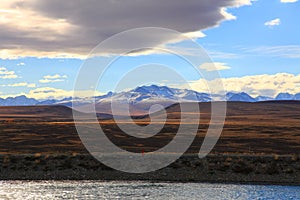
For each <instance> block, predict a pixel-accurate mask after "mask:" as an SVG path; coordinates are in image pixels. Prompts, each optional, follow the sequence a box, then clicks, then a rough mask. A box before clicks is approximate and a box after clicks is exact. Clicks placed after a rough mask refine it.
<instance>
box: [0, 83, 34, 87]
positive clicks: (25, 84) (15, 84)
mask: <svg viewBox="0 0 300 200" xmlns="http://www.w3.org/2000/svg"><path fill="white" fill-rule="evenodd" d="M1 86H2V87H7V86H8V87H28V88H35V87H36V85H35V83H26V82H21V83H13V84H8V85H1Z"/></svg>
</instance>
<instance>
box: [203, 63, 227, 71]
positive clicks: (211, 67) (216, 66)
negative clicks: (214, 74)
mask: <svg viewBox="0 0 300 200" xmlns="http://www.w3.org/2000/svg"><path fill="white" fill-rule="evenodd" d="M199 68H200V69H204V70H206V71H208V72H210V71H217V70H218V71H220V70H226V69H230V67H229V66H227V65H226V63H221V62H213V63H203V64H202V65H200V66H199Z"/></svg>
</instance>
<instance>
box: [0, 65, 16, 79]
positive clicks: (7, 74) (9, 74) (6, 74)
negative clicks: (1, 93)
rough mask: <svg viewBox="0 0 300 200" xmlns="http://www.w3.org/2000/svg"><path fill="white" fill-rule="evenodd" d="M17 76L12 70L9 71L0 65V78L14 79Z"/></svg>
mask: <svg viewBox="0 0 300 200" xmlns="http://www.w3.org/2000/svg"><path fill="white" fill-rule="evenodd" d="M14 78H18V76H17V75H16V74H15V72H14V71H9V70H8V69H6V68H5V67H0V79H14Z"/></svg>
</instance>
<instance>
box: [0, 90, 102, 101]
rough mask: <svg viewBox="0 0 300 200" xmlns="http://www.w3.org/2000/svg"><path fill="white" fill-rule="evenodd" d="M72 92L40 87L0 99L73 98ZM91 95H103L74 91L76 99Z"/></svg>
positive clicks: (94, 92) (3, 96)
mask: <svg viewBox="0 0 300 200" xmlns="http://www.w3.org/2000/svg"><path fill="white" fill-rule="evenodd" d="M73 93H74V92H73V90H63V89H58V88H52V87H41V88H36V89H33V90H30V91H29V92H28V93H24V92H22V93H18V94H6V95H1V98H7V97H16V96H20V95H26V96H27V97H29V98H35V99H40V100H43V99H63V98H66V97H72V96H73ZM91 93H93V94H94V95H95V96H100V95H103V93H101V92H97V91H92V90H91V91H89V90H88V91H76V94H77V96H78V97H86V96H87V95H89V94H91Z"/></svg>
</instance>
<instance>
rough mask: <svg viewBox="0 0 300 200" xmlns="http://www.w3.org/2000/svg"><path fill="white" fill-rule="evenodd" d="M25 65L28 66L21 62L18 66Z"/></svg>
mask: <svg viewBox="0 0 300 200" xmlns="http://www.w3.org/2000/svg"><path fill="white" fill-rule="evenodd" d="M25 65H26V64H25V63H23V62H20V63H18V64H17V66H25Z"/></svg>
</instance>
